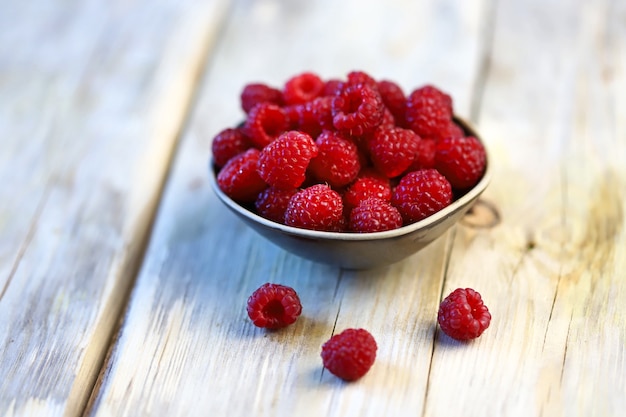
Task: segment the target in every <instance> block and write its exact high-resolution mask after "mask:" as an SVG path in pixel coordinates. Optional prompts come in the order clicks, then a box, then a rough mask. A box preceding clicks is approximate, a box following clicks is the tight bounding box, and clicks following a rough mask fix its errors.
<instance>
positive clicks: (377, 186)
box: [343, 169, 391, 213]
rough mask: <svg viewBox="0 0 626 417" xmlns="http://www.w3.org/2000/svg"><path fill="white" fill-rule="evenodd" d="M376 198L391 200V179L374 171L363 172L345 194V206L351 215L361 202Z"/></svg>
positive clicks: (365, 170) (366, 170)
mask: <svg viewBox="0 0 626 417" xmlns="http://www.w3.org/2000/svg"><path fill="white" fill-rule="evenodd" d="M371 197H375V198H379V199H382V200H386V201H389V200H391V184H390V183H389V178H387V177H386V176H384V175H382V174H380V173H379V172H378V171H375V170H372V169H364V170H362V171H361V172H360V173H359V175H358V177H357V179H356V180H355V181H354V182H353V183H352V184H351V185H350V186H349V187H348V189H347V190H346V192H345V193H344V194H343V205H344V208H345V209H346V210H347V213H349V212H350V211H351V210H352V209H353V208H354V207H356V206H358V205H359V204H360V203H361V201H363V200H366V199H368V198H371Z"/></svg>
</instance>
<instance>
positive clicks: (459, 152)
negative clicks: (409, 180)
mask: <svg viewBox="0 0 626 417" xmlns="http://www.w3.org/2000/svg"><path fill="white" fill-rule="evenodd" d="M486 163H487V155H486V153H485V148H484V147H483V145H482V143H480V141H479V140H478V139H476V138H475V137H473V136H468V137H461V138H459V137H452V138H447V139H443V140H441V141H439V142H437V147H436V150H435V168H437V170H438V171H439V172H441V173H442V174H443V175H444V176H445V177H446V178H447V179H448V181H450V184H452V187H453V188H456V189H467V188H470V187H472V186H474V185H475V184H476V183H477V182H478V180H480V178H481V176H482V175H483V172H484V171H485V165H486Z"/></svg>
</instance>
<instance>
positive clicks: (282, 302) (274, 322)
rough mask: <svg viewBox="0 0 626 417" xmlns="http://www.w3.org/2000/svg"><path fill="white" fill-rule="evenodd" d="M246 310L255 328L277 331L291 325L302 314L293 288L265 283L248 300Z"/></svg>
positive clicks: (298, 299)
mask: <svg viewBox="0 0 626 417" xmlns="http://www.w3.org/2000/svg"><path fill="white" fill-rule="evenodd" d="M247 310H248V316H249V317H250V320H252V323H254V325H255V326H257V327H264V328H267V329H278V328H281V327H286V326H289V325H290V324H293V323H294V322H295V321H296V319H297V318H298V316H300V314H301V313H302V305H301V304H300V298H299V297H298V294H297V293H296V291H295V290H294V289H293V288H291V287H288V286H286V285H280V284H271V283H266V284H263V285H262V286H260V287H259V288H258V289H257V290H256V291H254V292H253V293H252V295H251V296H250V297H249V298H248V308H247Z"/></svg>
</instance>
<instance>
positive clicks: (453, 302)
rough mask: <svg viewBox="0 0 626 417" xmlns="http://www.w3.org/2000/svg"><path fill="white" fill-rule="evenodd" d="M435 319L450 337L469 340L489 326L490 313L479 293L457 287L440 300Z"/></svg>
mask: <svg viewBox="0 0 626 417" xmlns="http://www.w3.org/2000/svg"><path fill="white" fill-rule="evenodd" d="M437 321H438V322H439V326H441V330H443V332H444V333H445V334H447V335H448V336H450V337H451V338H453V339H456V340H470V339H475V338H477V337H478V336H480V335H481V334H482V333H483V332H484V331H485V329H487V327H489V323H490V322H491V314H490V313H489V309H487V306H486V305H484V304H483V300H482V298H481V296H480V294H479V293H477V292H476V291H474V290H473V289H471V288H465V289H463V288H458V289H456V290H454V291H453V292H452V293H451V294H450V295H448V296H447V297H446V298H445V299H444V300H443V301H442V302H441V305H440V306H439V312H438V314H437Z"/></svg>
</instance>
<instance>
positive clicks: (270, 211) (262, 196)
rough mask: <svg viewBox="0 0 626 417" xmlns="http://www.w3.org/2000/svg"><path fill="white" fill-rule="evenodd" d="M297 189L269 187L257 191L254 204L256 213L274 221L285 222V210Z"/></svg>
mask: <svg viewBox="0 0 626 417" xmlns="http://www.w3.org/2000/svg"><path fill="white" fill-rule="evenodd" d="M297 191H298V189H297V188H289V189H286V190H281V189H280V188H274V187H269V188H266V189H265V190H263V191H261V193H259V196H258V197H257V199H256V201H255V202H254V206H255V208H256V211H257V213H258V214H259V215H260V216H262V217H265V218H266V219H269V220H271V221H274V222H276V223H284V222H285V210H287V205H288V204H289V200H290V199H291V197H292V196H293V195H294V194H295V193H296V192H297Z"/></svg>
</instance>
